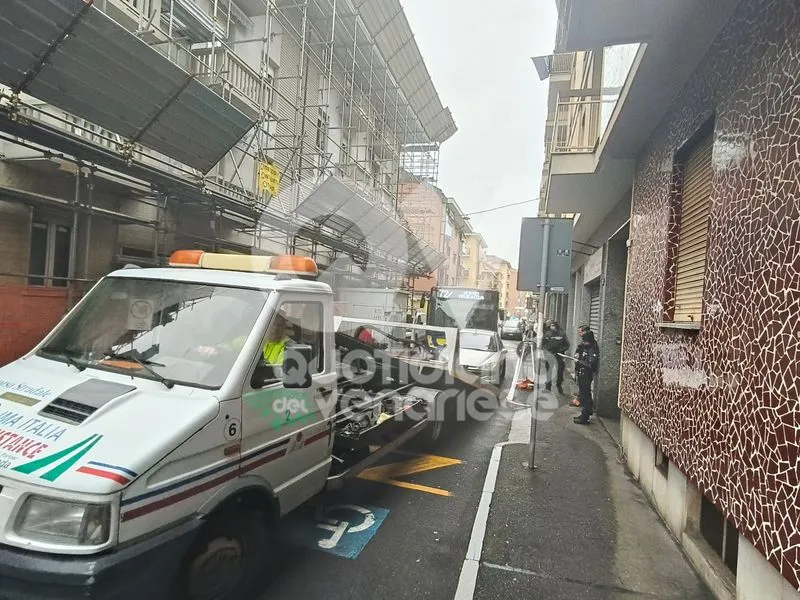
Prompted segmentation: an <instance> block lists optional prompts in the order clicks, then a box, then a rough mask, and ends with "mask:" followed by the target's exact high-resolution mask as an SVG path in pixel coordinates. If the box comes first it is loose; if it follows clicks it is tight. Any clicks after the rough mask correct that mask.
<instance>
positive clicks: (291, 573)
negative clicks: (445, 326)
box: [258, 341, 516, 600]
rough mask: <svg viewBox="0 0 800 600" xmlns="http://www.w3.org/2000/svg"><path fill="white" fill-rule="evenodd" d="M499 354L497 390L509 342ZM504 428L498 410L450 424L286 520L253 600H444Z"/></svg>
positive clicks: (511, 355)
mask: <svg viewBox="0 0 800 600" xmlns="http://www.w3.org/2000/svg"><path fill="white" fill-rule="evenodd" d="M506 347H507V348H508V364H507V372H508V375H507V377H506V383H505V386H507V385H508V383H509V382H510V381H511V379H512V378H513V372H514V370H513V369H514V364H515V359H516V355H515V352H514V349H515V348H516V342H511V341H508V342H506ZM504 389H507V387H504ZM510 423H511V421H510V414H506V413H504V412H495V413H493V414H492V415H491V416H490V417H489V418H488V419H486V420H481V421H469V422H466V423H459V424H458V425H457V427H456V428H455V429H454V430H452V431H451V433H450V435H448V436H447V438H446V439H444V440H443V441H442V443H441V444H440V445H439V446H438V447H437V448H436V449H435V450H431V451H430V454H428V453H427V452H426V451H425V450H424V449H423V448H419V447H417V446H419V444H414V443H412V444H411V445H409V447H407V448H404V449H403V451H402V452H398V453H397V454H394V455H391V456H389V457H387V459H386V460H385V461H384V462H383V463H381V466H378V467H377V468H375V469H373V471H371V472H368V473H367V476H370V477H372V479H369V480H367V479H361V478H359V479H356V480H353V481H350V482H349V483H348V484H346V485H345V487H344V489H342V490H340V491H338V492H335V493H331V494H326V495H324V496H322V497H321V498H317V499H315V500H314V501H312V502H311V503H309V505H307V506H305V507H302V508H301V509H299V510H298V511H296V512H295V513H293V514H292V515H290V516H289V517H288V518H287V519H285V520H284V524H283V525H282V528H281V532H280V538H281V542H280V544H279V552H278V554H279V558H278V559H277V561H276V564H275V565H274V566H273V568H271V569H269V570H268V572H266V571H265V578H266V581H265V586H264V589H263V591H262V592H261V593H260V595H259V596H258V600H267V599H269V600H278V599H301V598H303V599H305V598H325V599H331V600H333V599H337V598H342V599H345V598H347V599H353V600H361V599H363V600H375V599H376V598H386V599H392V600H395V599H398V600H400V599H405V598H408V599H409V600H411V599H415V600H416V599H418V598H436V599H443V598H452V597H453V595H454V594H455V590H456V587H457V584H458V578H459V573H460V570H461V565H462V563H463V560H464V556H465V554H466V551H467V546H468V543H469V538H470V534H471V529H472V524H473V520H474V518H475V513H476V511H477V508H478V503H479V501H480V495H481V489H482V487H483V483H484V478H485V476H486V471H487V468H488V463H489V458H490V456H491V453H492V448H493V446H494V445H495V444H496V443H497V442H500V441H504V440H505V439H506V438H507V435H508V431H509V429H510ZM431 454H432V455H433V456H431ZM387 463H390V464H391V465H392V466H387ZM390 470H391V472H390ZM370 473H371V474H370ZM373 479H377V480H373ZM386 479H390V480H391V482H386V481H385V480H386ZM336 507H339V508H336ZM381 520H382V521H381Z"/></svg>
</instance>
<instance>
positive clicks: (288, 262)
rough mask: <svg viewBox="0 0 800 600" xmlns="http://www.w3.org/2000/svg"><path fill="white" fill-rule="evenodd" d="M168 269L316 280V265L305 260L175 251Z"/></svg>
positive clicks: (295, 257)
mask: <svg viewBox="0 0 800 600" xmlns="http://www.w3.org/2000/svg"><path fill="white" fill-rule="evenodd" d="M169 266H170V267H184V268H186V267H189V268H196V269H218V270H223V271H248V272H251V273H276V274H286V275H298V276H301V277H316V276H317V275H318V274H319V270H318V269H317V263H316V262H314V260H313V259H312V258H309V257H307V256H294V255H283V256H247V255H244V254H215V253H213V252H206V251H204V250H176V251H175V252H173V253H172V256H170V258H169Z"/></svg>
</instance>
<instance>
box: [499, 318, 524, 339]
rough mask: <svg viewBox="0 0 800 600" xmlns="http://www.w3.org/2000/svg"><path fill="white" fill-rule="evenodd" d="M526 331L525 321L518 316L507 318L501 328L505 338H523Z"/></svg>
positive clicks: (502, 335)
mask: <svg viewBox="0 0 800 600" xmlns="http://www.w3.org/2000/svg"><path fill="white" fill-rule="evenodd" d="M524 333H525V323H523V321H522V319H519V318H517V317H511V318H510V319H506V320H505V321H504V322H503V327H502V328H501V329H500V335H501V337H502V338H503V339H513V340H521V339H522V336H523V334H524Z"/></svg>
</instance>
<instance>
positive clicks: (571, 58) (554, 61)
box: [549, 52, 575, 76]
mask: <svg viewBox="0 0 800 600" xmlns="http://www.w3.org/2000/svg"><path fill="white" fill-rule="evenodd" d="M574 65H575V53H574V52H567V53H564V54H553V55H552V56H550V65H549V67H550V75H551V76H552V75H569V74H571V73H572V69H573V68H574Z"/></svg>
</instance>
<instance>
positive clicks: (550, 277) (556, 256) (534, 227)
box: [517, 217, 573, 294]
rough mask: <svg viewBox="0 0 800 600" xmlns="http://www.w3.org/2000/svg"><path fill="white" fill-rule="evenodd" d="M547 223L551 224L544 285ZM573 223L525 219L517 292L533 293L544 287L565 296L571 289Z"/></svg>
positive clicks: (564, 220)
mask: <svg viewBox="0 0 800 600" xmlns="http://www.w3.org/2000/svg"><path fill="white" fill-rule="evenodd" d="M545 222H547V223H549V226H550V231H549V235H548V236H547V238H548V239H547V241H548V244H547V251H546V255H547V269H546V279H547V280H546V281H545V282H541V281H540V279H541V273H542V254H543V252H544V249H543V245H544V244H543V242H544V230H545V227H544V225H545ZM572 230H573V221H572V219H553V218H550V217H528V218H525V219H522V232H521V235H520V241H519V272H518V275H517V289H518V290H520V291H526V292H532V291H536V290H539V288H540V285H541V284H542V283H544V285H545V288H546V290H547V291H548V292H552V293H557V294H564V293H567V290H569V287H570V274H571V273H570V267H571V265H572Z"/></svg>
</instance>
